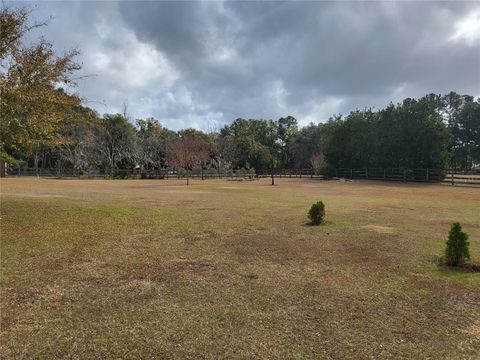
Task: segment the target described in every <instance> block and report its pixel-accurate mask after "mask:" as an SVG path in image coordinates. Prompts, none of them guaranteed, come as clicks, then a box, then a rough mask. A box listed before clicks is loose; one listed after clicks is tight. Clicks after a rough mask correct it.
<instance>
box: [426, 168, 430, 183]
mask: <svg viewBox="0 0 480 360" xmlns="http://www.w3.org/2000/svg"><path fill="white" fill-rule="evenodd" d="M429 172H430V170H429V169H428V168H427V173H426V175H425V180H426V181H427V182H429V181H430V174H429Z"/></svg>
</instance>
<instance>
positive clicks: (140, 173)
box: [6, 167, 255, 180]
mask: <svg viewBox="0 0 480 360" xmlns="http://www.w3.org/2000/svg"><path fill="white" fill-rule="evenodd" d="M6 175H7V176H8V177H12V176H38V177H46V178H48V177H52V178H53V177H54V178H87V179H107V178H139V179H165V180H170V179H185V178H187V177H188V178H190V179H192V178H193V179H202V180H206V179H219V178H253V177H255V174H254V173H252V174H249V173H247V172H245V171H236V172H235V171H225V170H216V169H209V170H204V171H202V170H199V169H196V170H195V171H194V172H177V171H175V170H174V169H154V170H140V169H115V170H113V171H110V170H105V169H90V170H88V171H81V172H80V171H78V170H74V169H58V168H38V169H35V168H25V167H24V168H9V169H8V170H7V173H6Z"/></svg>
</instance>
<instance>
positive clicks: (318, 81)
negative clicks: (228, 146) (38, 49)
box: [38, 2, 480, 129]
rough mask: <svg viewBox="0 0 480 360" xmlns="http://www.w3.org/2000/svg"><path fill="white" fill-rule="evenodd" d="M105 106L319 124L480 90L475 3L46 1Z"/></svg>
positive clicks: (169, 118)
mask: <svg viewBox="0 0 480 360" xmlns="http://www.w3.org/2000/svg"><path fill="white" fill-rule="evenodd" d="M38 7H39V15H47V14H52V15H54V16H55V17H56V19H55V20H54V21H53V22H52V24H51V26H49V28H47V29H44V32H45V35H46V37H47V38H49V39H51V40H52V41H53V42H54V43H55V44H56V45H58V46H59V48H68V47H71V46H72V45H73V46H76V45H78V46H79V47H80V48H81V49H82V58H81V59H82V61H83V64H84V70H83V71H84V72H85V73H95V74H98V76H96V77H94V78H90V79H87V80H85V81H82V82H81V83H80V87H79V91H80V92H81V93H82V95H83V96H85V97H86V98H87V99H90V100H97V101H104V102H105V103H106V104H107V105H108V108H104V107H102V106H101V105H98V104H96V103H94V102H92V103H91V105H92V106H94V107H95V108H97V109H98V110H99V111H100V112H105V111H119V110H120V109H121V106H122V104H123V101H125V100H127V101H128V103H129V111H130V113H131V115H132V117H146V116H154V117H155V118H158V119H160V120H161V121H162V122H163V123H164V124H165V125H166V126H168V127H171V128H175V129H178V128H182V127H187V126H193V127H197V128H202V129H207V128H209V127H212V126H217V127H218V126H221V125H222V124H224V123H226V122H229V121H231V120H233V119H235V118H237V117H246V118H249V117H264V118H278V117H280V116H285V115H289V114H290V115H293V116H296V117H297V118H298V119H299V121H300V122H301V123H302V124H306V123H308V122H310V121H315V122H321V121H325V120H327V119H328V117H329V116H331V115H332V114H333V113H338V112H341V113H348V112H349V111H350V110H353V109H354V108H356V107H360V108H363V107H365V106H367V107H370V106H374V107H383V106H385V105H386V104H388V103H389V102H390V101H393V102H396V101H399V100H401V99H402V98H404V97H408V96H414V97H417V96H422V95H424V94H426V93H430V92H436V93H445V92H447V91H450V90H454V91H457V92H460V93H468V94H472V95H475V96H479V95H480V25H479V23H480V5H478V3H475V2H464V3H462V2H455V3H453V2H417V3H415V2H398V3H397V2H378V3H376V2H336V3H334V2H120V3H110V2H107V3H103V2H102V3H92V2H87V3H75V2H74V3H70V2H69V3H40V4H38Z"/></svg>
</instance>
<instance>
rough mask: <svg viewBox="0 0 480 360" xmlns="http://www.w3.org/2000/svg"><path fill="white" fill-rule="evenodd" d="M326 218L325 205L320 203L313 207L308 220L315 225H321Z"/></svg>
mask: <svg viewBox="0 0 480 360" xmlns="http://www.w3.org/2000/svg"><path fill="white" fill-rule="evenodd" d="M324 216H325V205H324V204H323V202H322V201H318V202H316V203H315V204H313V205H312V207H311V208H310V211H309V212H308V218H309V219H310V221H311V223H312V224H313V225H320V224H321V223H322V222H323V218H324Z"/></svg>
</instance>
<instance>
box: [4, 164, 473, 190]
mask: <svg viewBox="0 0 480 360" xmlns="http://www.w3.org/2000/svg"><path fill="white" fill-rule="evenodd" d="M272 173H273V176H274V177H278V178H310V179H330V178H332V177H328V176H325V175H322V174H318V173H316V172H315V171H313V170H312V169H260V170H256V171H255V173H248V172H246V171H242V170H240V171H236V172H233V171H226V170H216V169H208V170H203V171H200V170H198V169H197V170H196V172H194V173H192V172H190V173H185V172H182V173H179V172H176V171H175V170H173V169H155V170H140V169H116V170H114V171H108V170H104V169H90V170H88V171H83V172H81V173H80V172H78V171H76V170H74V169H58V168H38V169H34V168H9V169H8V170H7V176H40V177H60V178H68V177H85V178H109V177H125V178H129V177H137V178H142V179H165V180H169V179H182V178H186V177H189V178H194V179H202V180H204V179H219V178H253V177H259V178H262V177H271V176H272ZM335 175H336V176H335V177H336V178H340V179H351V180H382V181H398V182H425V183H440V184H448V185H471V186H480V172H479V171H472V170H458V169H454V170H444V169H402V168H342V169H337V170H336V174H335Z"/></svg>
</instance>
